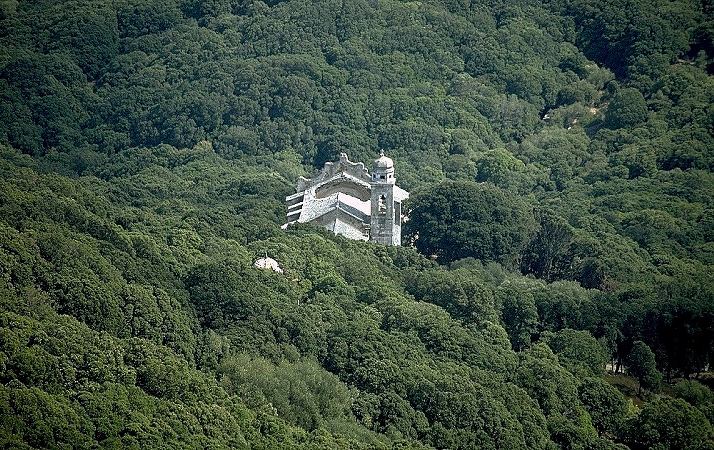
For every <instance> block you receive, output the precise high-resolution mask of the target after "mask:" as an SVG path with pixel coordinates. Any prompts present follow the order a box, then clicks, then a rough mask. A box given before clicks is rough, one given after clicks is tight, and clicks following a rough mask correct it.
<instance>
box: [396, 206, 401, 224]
mask: <svg viewBox="0 0 714 450" xmlns="http://www.w3.org/2000/svg"><path fill="white" fill-rule="evenodd" d="M401 220H402V204H401V203H400V202H394V223H395V224H400V223H401Z"/></svg>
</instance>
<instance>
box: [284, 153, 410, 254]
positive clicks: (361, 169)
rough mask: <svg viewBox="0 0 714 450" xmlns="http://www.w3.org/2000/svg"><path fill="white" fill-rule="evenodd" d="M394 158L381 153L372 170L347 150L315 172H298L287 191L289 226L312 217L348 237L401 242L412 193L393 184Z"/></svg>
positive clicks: (320, 224)
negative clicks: (308, 174)
mask: <svg viewBox="0 0 714 450" xmlns="http://www.w3.org/2000/svg"><path fill="white" fill-rule="evenodd" d="M395 178H396V177H395V174H394V161H392V160H391V159H390V158H388V157H386V156H385V155H384V152H381V153H380V156H379V158H377V159H376V160H375V161H374V163H373V165H372V173H371V174H370V173H369V172H368V171H367V168H366V167H365V165H364V164H363V163H355V162H352V161H350V160H349V159H348V158H347V155H346V154H345V153H342V154H341V155H340V159H339V161H336V162H328V163H325V167H324V168H323V169H322V170H321V171H319V172H318V173H317V174H316V175H315V176H314V177H313V178H311V179H310V178H304V177H300V179H299V180H298V182H297V187H296V190H297V193H296V194H293V195H289V196H288V197H287V198H286V199H285V201H286V203H287V210H288V211H287V223H286V224H285V225H283V228H286V227H287V226H288V225H290V224H291V223H295V222H300V223H313V224H315V225H319V226H322V227H325V228H327V229H328V230H330V231H332V232H333V233H335V234H339V235H342V236H345V237H347V238H349V239H355V240H361V241H372V242H378V243H381V244H386V245H401V242H402V236H401V234H402V223H403V221H404V217H403V216H402V202H403V201H404V200H406V199H407V198H408V197H409V193H408V192H407V191H405V190H404V189H402V188H400V187H399V186H397V185H396V184H395V181H396V179H395Z"/></svg>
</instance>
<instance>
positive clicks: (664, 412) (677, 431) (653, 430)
mask: <svg viewBox="0 0 714 450" xmlns="http://www.w3.org/2000/svg"><path fill="white" fill-rule="evenodd" d="M713 433H714V430H712V426H711V424H710V423H709V421H708V420H707V419H706V418H705V417H704V415H703V414H702V413H701V412H700V411H699V410H697V409H696V408H694V407H693V406H692V405H690V404H688V403H687V402H685V401H684V400H682V399H671V398H661V399H657V400H654V401H652V402H650V403H647V404H646V405H645V406H644V408H643V409H642V412H641V413H640V414H639V415H637V416H636V417H635V418H633V419H632V420H631V421H630V422H629V423H628V430H627V434H626V440H625V442H626V443H627V445H628V446H629V447H630V448H632V449H635V450H640V449H646V448H661V449H672V450H674V449H680V448H682V449H700V448H701V449H703V448H708V447H710V446H711V443H712V439H714V437H713V435H712V434H713Z"/></svg>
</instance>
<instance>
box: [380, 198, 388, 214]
mask: <svg viewBox="0 0 714 450" xmlns="http://www.w3.org/2000/svg"><path fill="white" fill-rule="evenodd" d="M386 212H387V198H386V197H385V196H384V195H380V196H379V213H380V214H384V213H386Z"/></svg>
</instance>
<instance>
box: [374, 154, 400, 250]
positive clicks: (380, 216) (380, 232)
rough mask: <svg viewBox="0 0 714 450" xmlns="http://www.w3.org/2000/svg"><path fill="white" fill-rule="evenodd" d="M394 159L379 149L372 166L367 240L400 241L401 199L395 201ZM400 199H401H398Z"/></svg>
mask: <svg viewBox="0 0 714 450" xmlns="http://www.w3.org/2000/svg"><path fill="white" fill-rule="evenodd" d="M395 181H396V180H395V177H394V161H392V159H391V158H388V157H386V156H385V155H384V151H381V152H380V154H379V158H377V159H376V160H374V164H373V166H372V182H371V184H372V196H371V199H370V200H371V212H372V214H371V217H370V232H369V240H370V241H372V242H377V243H380V244H386V245H401V243H402V207H401V201H395V200H397V199H395V195H394V193H395V188H396V186H395ZM398 200H401V199H398Z"/></svg>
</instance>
